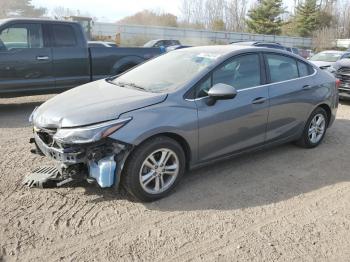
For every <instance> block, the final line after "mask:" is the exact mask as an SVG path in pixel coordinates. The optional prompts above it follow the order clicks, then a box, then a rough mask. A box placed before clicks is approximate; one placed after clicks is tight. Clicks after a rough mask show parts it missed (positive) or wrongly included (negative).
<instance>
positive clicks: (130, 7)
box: [32, 0, 181, 22]
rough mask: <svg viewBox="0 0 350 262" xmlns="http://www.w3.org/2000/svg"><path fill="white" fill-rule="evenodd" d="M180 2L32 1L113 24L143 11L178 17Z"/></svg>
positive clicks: (148, 0)
mask: <svg viewBox="0 0 350 262" xmlns="http://www.w3.org/2000/svg"><path fill="white" fill-rule="evenodd" d="M180 3H181V0H32V4H33V5H35V6H42V7H46V8H47V9H49V10H50V9H52V8H54V7H57V6H63V7H65V8H69V9H72V10H80V11H81V12H82V13H86V12H87V13H89V14H91V15H92V16H94V17H97V18H98V20H100V21H106V22H115V21H117V20H119V19H122V18H124V17H125V16H129V15H133V14H135V13H137V12H138V11H142V10H144V9H150V10H156V11H164V12H167V13H172V14H174V15H177V16H179V15H180V10H179V7H180Z"/></svg>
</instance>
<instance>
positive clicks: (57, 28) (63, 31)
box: [52, 25, 77, 47]
mask: <svg viewBox="0 0 350 262" xmlns="http://www.w3.org/2000/svg"><path fill="white" fill-rule="evenodd" d="M52 37H53V42H54V46H55V47H74V46H77V39H76V36H75V32H74V29H73V27H72V26H70V25H52Z"/></svg>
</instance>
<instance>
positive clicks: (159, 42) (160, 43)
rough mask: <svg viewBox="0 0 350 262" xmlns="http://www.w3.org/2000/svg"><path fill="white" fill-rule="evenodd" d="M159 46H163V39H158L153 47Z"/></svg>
mask: <svg viewBox="0 0 350 262" xmlns="http://www.w3.org/2000/svg"><path fill="white" fill-rule="evenodd" d="M161 46H164V41H158V42H157V43H156V44H155V45H154V47H161Z"/></svg>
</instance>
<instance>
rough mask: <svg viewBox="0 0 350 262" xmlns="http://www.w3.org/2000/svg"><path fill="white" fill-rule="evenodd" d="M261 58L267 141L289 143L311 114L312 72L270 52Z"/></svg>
mask: <svg viewBox="0 0 350 262" xmlns="http://www.w3.org/2000/svg"><path fill="white" fill-rule="evenodd" d="M264 57H265V63H266V68H267V71H268V72H269V74H268V76H269V82H270V84H269V85H268V86H269V97H270V111H269V121H268V126H267V133H266V141H267V142H269V141H270V142H271V141H273V140H280V139H288V138H291V137H293V136H295V135H297V134H299V133H300V132H301V131H302V130H303V128H304V125H305V121H306V119H307V117H308V114H309V112H310V110H311V107H312V106H311V104H312V98H313V96H312V93H313V92H314V91H315V88H316V87H315V86H314V83H313V81H312V77H311V75H312V74H313V73H314V69H313V68H312V67H311V66H310V65H308V64H306V63H304V62H302V61H300V60H298V59H296V58H294V57H291V56H288V55H284V54H278V53H272V52H271V53H265V54H264Z"/></svg>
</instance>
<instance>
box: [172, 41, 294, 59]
mask: <svg viewBox="0 0 350 262" xmlns="http://www.w3.org/2000/svg"><path fill="white" fill-rule="evenodd" d="M253 50H254V51H264V52H269V53H271V52H272V53H280V54H285V55H289V56H293V57H296V58H298V59H300V57H299V56H296V55H295V54H293V53H291V52H288V51H286V50H282V49H275V48H269V47H260V46H251V45H238V44H237V45H213V46H196V47H188V48H183V49H177V50H175V51H173V52H198V53H203V54H208V53H210V54H219V55H221V56H226V55H230V54H232V53H240V52H249V51H253Z"/></svg>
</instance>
